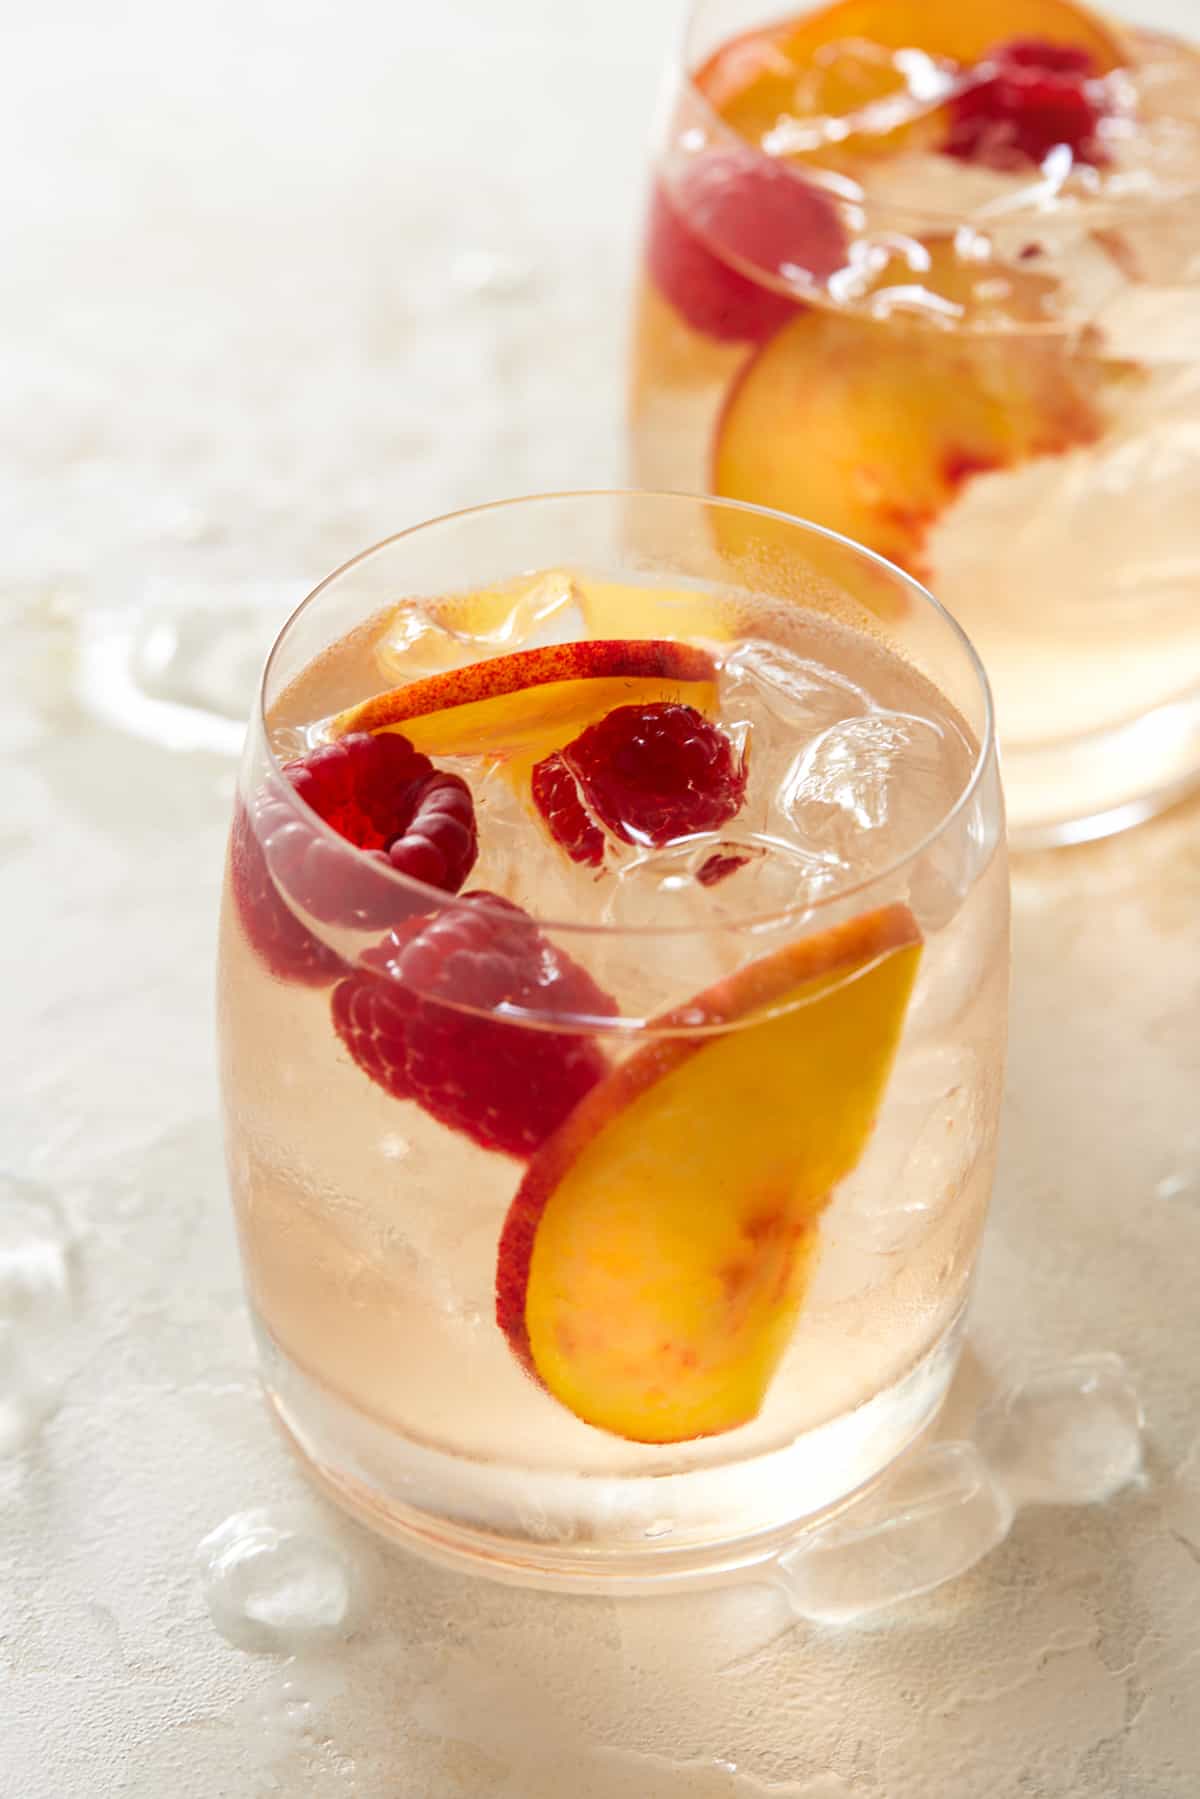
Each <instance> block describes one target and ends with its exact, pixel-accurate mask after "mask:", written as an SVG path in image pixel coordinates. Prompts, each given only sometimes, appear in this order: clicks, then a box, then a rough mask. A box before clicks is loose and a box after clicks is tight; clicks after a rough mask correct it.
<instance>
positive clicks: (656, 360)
mask: <svg viewBox="0 0 1200 1799" xmlns="http://www.w3.org/2000/svg"><path fill="white" fill-rule="evenodd" d="M1120 10H1121V9H1120V7H1119V6H1117V7H1115V8H1107V7H1106V8H1105V10H1104V11H1103V12H1100V11H1095V12H1093V11H1091V10H1089V9H1088V8H1087V7H1086V6H1084V5H1082V4H1077V3H1076V0H969V3H968V0H831V3H829V4H825V5H810V6H808V7H803V6H797V7H796V8H795V11H794V13H793V14H792V16H790V17H788V18H785V19H784V20H783V22H780V20H779V14H778V10H777V8H776V7H774V6H771V5H768V4H766V0H694V4H693V7H692V10H691V14H690V18H689V22H688V26H687V30H686V34H685V39H684V45H683V52H682V56H681V59H680V62H679V64H678V66H677V67H676V68H675V69H673V71H672V73H671V78H670V89H669V94H668V96H667V105H666V107H665V109H664V115H663V127H662V131H661V134H660V137H659V141H658V143H657V146H656V160H655V170H654V184H653V192H652V199H651V205H650V215H649V221H648V229H647V235H646V247H645V258H644V271H643V279H642V282H641V287H640V293H639V298H638V302H637V310H636V320H635V330H634V348H633V381H632V432H633V444H634V459H635V469H636V477H637V479H638V480H639V481H641V482H644V483H645V484H646V485H649V486H656V487H657V486H666V487H672V488H680V489H688V490H694V491H707V492H712V493H715V494H719V495H725V496H728V497H732V498H735V499H742V500H750V501H755V502H758V503H760V504H763V505H767V506H773V507H778V508H780V509H781V510H783V511H786V512H791V513H795V514H797V515H799V516H801V517H804V518H809V519H813V520H815V521H816V522H817V523H819V524H824V525H827V526H829V527H831V528H833V529H835V530H838V531H841V532H844V533H845V534H846V535H847V536H850V537H852V538H854V539H855V540H857V541H859V542H861V543H863V544H865V545H867V546H868V547H869V548H872V549H874V550H877V551H878V552H879V553H880V554H882V555H884V556H886V557H888V558H889V559H890V560H892V561H893V562H896V563H898V564H899V565H900V566H901V567H903V568H904V569H906V570H907V571H908V572H909V573H910V574H912V575H914V576H915V577H916V578H917V579H919V580H921V581H923V582H926V583H929V584H931V585H932V586H933V588H934V591H935V592H936V593H937V594H938V596H939V598H940V599H941V600H942V601H943V603H944V604H945V605H946V606H947V607H948V608H949V610H950V611H951V612H952V613H953V614H954V615H955V617H956V618H958V619H959V620H960V621H961V622H962V624H963V625H964V627H965V628H966V630H967V631H968V632H969V633H970V635H971V637H972V639H973V641H974V642H975V644H976V645H977V647H978V649H979V651H980V654H981V656H982V657H983V660H984V663H985V666H986V667H987V670H988V673H989V676H990V678H991V681H992V683H993V686H994V689H995V692H996V703H997V712H998V718H999V730H1000V741H1001V750H1002V754H1003V758H1004V777H1005V789H1006V793H1007V798H1008V809H1009V820H1010V826H1011V828H1012V831H1013V836H1014V841H1015V842H1016V843H1018V844H1022V845H1029V846H1033V845H1037V844H1052V843H1060V842H1069V841H1074V840H1079V839H1083V838H1087V837H1094V836H1100V835H1103V834H1105V833H1107V832H1110V831H1114V830H1117V829H1119V828H1121V827H1122V826H1124V825H1126V824H1129V823H1133V822H1136V821H1137V820H1138V819H1139V818H1142V817H1145V816H1147V815H1149V814H1150V813H1152V812H1154V811H1156V810H1159V809H1161V808H1162V807H1163V806H1165V805H1166V804H1168V803H1170V802H1171V801H1173V800H1175V799H1177V798H1178V797H1180V796H1181V795H1183V794H1184V793H1186V792H1187V791H1189V790H1190V789H1191V788H1193V787H1194V786H1195V785H1196V783H1197V778H1198V776H1200V609H1198V608H1197V607H1196V604H1195V593H1196V588H1197V581H1198V578H1200V49H1197V48H1196V47H1194V46H1191V45H1189V44H1187V43H1185V42H1183V41H1181V40H1180V39H1179V38H1177V37H1172V36H1170V35H1166V34H1164V33H1162V32H1159V31H1154V30H1150V29H1148V28H1146V27H1144V26H1140V27H1135V26H1134V25H1132V24H1131V23H1122V22H1121V20H1119V19H1118V18H1117V17H1115V16H1114V15H1115V13H1116V12H1118V11H1120ZM1126 10H1127V11H1128V10H1129V9H1126Z"/></svg>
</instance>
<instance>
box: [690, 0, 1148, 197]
mask: <svg viewBox="0 0 1200 1799" xmlns="http://www.w3.org/2000/svg"><path fill="white" fill-rule="evenodd" d="M1015 38H1034V39H1038V40H1039V41H1041V42H1043V43H1048V44H1054V45H1062V46H1066V47H1069V48H1071V49H1076V50H1086V51H1087V52H1088V54H1089V55H1090V56H1091V58H1092V60H1093V63H1094V65H1095V69H1096V73H1097V74H1098V75H1106V74H1109V73H1111V71H1112V70H1113V69H1116V68H1120V67H1121V66H1122V65H1123V64H1124V63H1126V62H1127V61H1128V60H1129V58H1128V51H1127V48H1126V46H1125V45H1124V43H1123V41H1122V38H1121V35H1120V33H1119V32H1118V31H1117V30H1116V29H1114V27H1112V26H1111V25H1109V24H1108V23H1107V22H1106V21H1104V20H1103V19H1101V18H1099V17H1098V16H1096V15H1095V14H1093V13H1091V12H1089V11H1088V10H1087V9H1086V8H1085V7H1083V6H1079V5H1076V4H1074V3H1073V0H837V3H836V4H834V5H832V6H826V7H823V8H821V9H820V10H819V11H817V12H812V13H808V14H805V15H804V16H803V17H801V18H799V19H794V20H791V21H789V22H787V23H785V24H783V25H777V26H773V27H771V28H769V29H767V30H765V31H758V32H751V33H748V34H747V35H746V36H744V37H741V38H737V39H735V40H734V41H733V42H732V43H727V44H725V45H723V46H722V47H721V48H720V49H719V50H718V51H717V52H716V53H715V55H713V56H712V57H710V58H709V60H708V62H707V63H705V64H704V65H703V67H702V68H701V69H700V70H699V72H698V74H697V76H696V82H697V85H698V86H699V87H700V88H701V90H702V91H703V92H704V93H705V94H706V95H707V97H708V99H709V100H711V102H712V104H713V105H714V106H715V107H716V108H717V110H718V111H719V112H720V113H721V115H722V117H723V118H724V119H725V120H726V122H727V123H728V124H729V125H731V126H732V127H733V129H734V130H735V131H737V132H738V133H739V134H740V135H741V136H742V137H744V138H746V139H747V140H748V141H749V142H750V143H756V144H757V143H761V142H762V141H763V139H764V138H765V137H766V136H767V135H768V134H769V133H771V132H773V131H775V129H776V128H777V126H778V125H779V124H780V122H781V121H783V120H786V119H789V118H796V119H804V118H815V117H819V116H824V117H829V118H846V117H849V116H852V115H854V114H863V113H864V112H865V109H867V108H868V107H870V106H871V105H873V104H874V103H876V102H879V101H883V100H888V99H890V98H891V97H892V96H894V95H896V94H897V93H903V92H904V90H905V82H904V78H903V76H902V74H901V73H900V71H899V70H897V68H896V67H895V64H894V62H893V59H892V57H891V56H890V55H888V54H881V55H880V56H879V58H878V60H877V61H876V62H874V63H871V62H869V61H867V60H866V59H864V58H862V57H856V58H855V59H854V62H853V64H852V65H847V64H845V63H843V62H842V61H841V60H840V59H839V58H838V56H837V54H836V50H835V46H837V45H839V44H847V45H849V44H858V45H870V46H873V47H875V48H876V49H877V50H878V51H880V52H882V53H887V52H893V51H897V50H905V49H912V50H922V51H924V52H925V53H926V54H927V55H930V56H936V57H945V58H947V59H948V60H949V61H951V62H957V63H963V64H971V63H976V62H978V61H980V59H981V58H982V57H984V56H985V55H986V54H987V52H988V51H989V50H992V49H994V48H995V47H996V45H997V44H1000V43H1004V42H1011V41H1012V40H1013V39H1015ZM939 114H940V106H939V104H938V103H937V102H936V101H934V102H933V103H931V104H930V105H928V106H925V107H921V108H916V109H915V110H914V111H913V113H912V114H911V116H910V118H909V120H908V122H907V123H904V124H901V125H899V126H897V127H895V128H891V129H888V128H884V129H882V130H880V131H879V132H878V133H876V132H875V131H872V132H871V134H870V135H869V136H868V135H867V134H865V133H855V134H854V135H853V136H852V138H851V139H848V140H846V139H843V140H842V141H841V143H840V146H825V147H823V149H822V151H821V160H823V161H830V162H837V161H840V160H842V159H843V158H842V156H841V155H839V154H838V150H839V149H840V151H842V152H844V151H845V150H846V148H847V147H849V148H850V149H852V150H857V151H860V152H861V151H863V150H865V149H874V150H875V151H876V152H878V151H880V150H886V151H892V150H895V149H896V148H898V147H899V146H900V144H901V142H903V143H904V144H905V145H906V146H907V147H910V148H911V147H913V146H914V144H915V143H925V144H926V145H927V147H933V146H934V145H935V144H936V142H937V140H938V138H939V137H940V135H941V133H942V125H941V123H940V120H939V117H938V115H939ZM827 150H829V151H831V154H826V151H827Z"/></svg>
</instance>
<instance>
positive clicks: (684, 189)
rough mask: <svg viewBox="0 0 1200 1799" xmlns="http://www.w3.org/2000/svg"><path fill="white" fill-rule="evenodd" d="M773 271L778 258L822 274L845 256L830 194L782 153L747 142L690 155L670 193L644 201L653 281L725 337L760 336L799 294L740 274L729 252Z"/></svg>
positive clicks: (699, 327)
mask: <svg viewBox="0 0 1200 1799" xmlns="http://www.w3.org/2000/svg"><path fill="white" fill-rule="evenodd" d="M727 257H729V258H733V259H734V262H737V263H742V264H745V265H747V266H748V267H749V268H750V269H751V270H761V271H762V272H763V273H764V274H766V275H768V276H778V275H779V274H780V273H781V271H783V270H784V269H785V268H786V269H787V270H788V271H789V274H790V278H792V279H794V278H795V273H792V272H793V271H794V272H799V273H801V274H807V275H808V276H809V277H810V278H811V279H812V280H813V281H815V282H817V283H823V282H825V281H827V280H828V279H829V276H830V275H832V274H833V273H834V271H835V270H837V269H839V268H841V267H842V265H843V263H844V262H845V260H846V235H845V231H844V230H843V227H842V222H841V219H840V218H839V216H838V212H837V209H836V207H835V206H834V204H833V201H832V200H831V199H830V198H829V196H828V194H826V193H825V192H824V191H823V190H822V189H821V188H818V187H814V186H813V185H812V184H811V183H810V182H807V181H805V180H803V179H802V177H800V176H799V175H796V174H795V173H794V172H793V171H792V170H790V169H789V168H787V167H786V166H785V165H784V164H783V163H778V162H772V161H771V159H770V158H769V157H766V156H759V155H756V154H754V153H751V152H750V151H746V152H745V153H744V154H740V155H739V154H737V153H733V152H729V151H720V152H714V153H712V154H709V155H707V156H703V157H700V158H698V159H697V160H696V161H694V162H692V163H691V164H690V165H689V167H688V168H687V170H686V171H685V172H684V174H683V175H682V177H681V178H680V180H679V183H678V185H677V187H676V190H675V193H674V195H669V194H668V193H667V191H666V189H665V187H663V186H662V185H661V184H660V185H659V186H658V187H656V188H655V191H654V194H653V197H652V199H651V203H650V221H649V228H648V234H647V241H646V260H647V264H648V266H649V270H650V274H651V277H652V279H653V280H654V282H655V283H656V285H657V286H658V288H659V289H660V291H661V292H662V293H663V294H664V295H665V297H666V298H667V299H668V300H669V301H670V302H671V304H672V306H674V308H675V310H676V311H677V312H679V313H681V314H682V315H683V317H684V318H685V319H686V320H687V322H688V324H689V325H691V326H692V328H693V329H694V330H696V331H702V332H703V333H704V334H705V336H707V337H715V338H718V339H719V340H720V341H721V342H723V343H729V342H734V343H737V342H746V343H761V342H762V340H763V339H764V338H766V337H769V336H770V335H771V333H772V332H773V331H774V330H775V328H776V326H778V325H781V324H782V323H783V321H784V320H785V319H787V318H790V317H791V315H792V314H793V313H794V312H795V311H796V310H797V306H798V302H797V301H796V300H794V299H791V298H790V297H789V296H788V295H787V294H781V293H777V292H776V291H775V290H774V289H773V288H769V287H764V286H762V285H761V283H760V282H758V281H755V280H754V279H752V277H751V276H750V275H746V274H742V273H741V271H740V269H739V268H737V267H735V266H734V262H731V261H729V260H726V258H727Z"/></svg>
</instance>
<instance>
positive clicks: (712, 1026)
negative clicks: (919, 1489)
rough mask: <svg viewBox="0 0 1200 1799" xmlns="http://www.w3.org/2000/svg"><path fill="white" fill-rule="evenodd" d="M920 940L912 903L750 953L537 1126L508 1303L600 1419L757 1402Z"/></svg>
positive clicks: (553, 1385)
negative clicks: (548, 1132) (556, 1120)
mask: <svg viewBox="0 0 1200 1799" xmlns="http://www.w3.org/2000/svg"><path fill="white" fill-rule="evenodd" d="M920 946H921V940H920V933H919V931H918V929H917V925H916V922H915V920H914V919H913V917H912V914H911V913H910V912H909V911H908V910H907V908H906V907H903V906H898V905H897V906H888V907H885V908H883V909H881V910H879V911H875V912H871V913H869V914H866V915H864V916H863V917H861V918H858V919H855V920H853V921H851V922H850V923H848V924H845V925H840V926H836V927H833V928H831V929H830V930H828V931H826V932H823V933H821V934H820V935H817V936H813V937H808V938H804V939H802V940H801V941H800V942H798V943H794V944H791V945H789V946H788V947H787V948H785V949H782V950H779V951H777V952H775V953H774V954H772V955H769V956H765V957H763V958H762V959H760V960H759V961H757V962H754V963H751V964H750V965H749V966H748V967H745V968H742V969H740V970H739V971H738V972H737V973H735V974H733V975H731V976H730V977H729V978H728V979H726V980H724V981H722V982H720V983H718V984H717V985H716V986H714V987H711V988H709V989H708V990H707V991H706V992H704V993H701V994H699V995H698V996H697V997H696V998H695V999H694V1000H692V1001H691V1002H690V1003H689V1004H688V1005H686V1006H684V1007H682V1008H680V1009H679V1010H678V1011H676V1012H672V1013H669V1014H667V1015H666V1016H665V1017H663V1018H661V1019H659V1020H658V1021H657V1022H656V1024H655V1025H653V1026H651V1027H649V1029H650V1030H651V1031H652V1032H653V1033H654V1034H653V1036H652V1037H651V1039H650V1041H648V1042H647V1043H646V1045H645V1047H644V1048H642V1049H639V1050H637V1051H635V1052H634V1054H633V1055H631V1056H630V1057H629V1059H628V1060H627V1061H625V1062H624V1063H622V1064H621V1065H620V1066H618V1067H617V1068H615V1069H613V1070H612V1072H611V1073H609V1074H608V1075H607V1076H606V1077H605V1079H604V1080H603V1081H601V1082H599V1083H598V1084H597V1085H596V1086H595V1087H593V1088H592V1089H591V1091H590V1092H589V1093H588V1094H587V1095H586V1096H585V1098H584V1099H583V1100H582V1101H581V1102H580V1104H579V1105H578V1106H577V1107H576V1108H575V1110H574V1111H573V1112H572V1113H571V1114H570V1116H569V1117H568V1118H567V1119H566V1121H565V1122H564V1123H563V1124H562V1126H561V1127H560V1129H559V1130H558V1131H556V1132H555V1134H554V1135H553V1136H552V1137H550V1138H549V1139H548V1140H547V1141H546V1142H545V1143H544V1144H543V1145H542V1147H541V1149H540V1150H539V1151H538V1153H537V1155H536V1156H535V1157H534V1158H533V1160H532V1161H531V1163H530V1165H529V1168H528V1170H527V1172H526V1175H525V1179H524V1180H523V1181H522V1183H521V1186H520V1188H519V1189H518V1191H517V1194H516V1197H515V1198H514V1200H513V1202H512V1205H511V1207H510V1209H509V1213H508V1217H507V1220H506V1222H505V1226H504V1231H503V1234H502V1237H501V1241H500V1248H499V1256H498V1262H497V1276H496V1310H497V1320H498V1322H499V1324H500V1327H501V1329H502V1330H503V1331H504V1333H505V1335H506V1336H507V1337H508V1340H509V1342H510V1344H511V1346H512V1348H513V1350H514V1352H515V1353H516V1355H517V1356H518V1357H519V1359H520V1360H521V1361H522V1362H523V1363H524V1364H525V1366H526V1367H527V1368H529V1370H530V1371H531V1372H532V1373H533V1374H534V1375H536V1377H537V1378H538V1379H539V1380H540V1381H541V1382H542V1384H543V1385H544V1386H545V1387H547V1388H548V1390H549V1391H550V1392H551V1393H552V1394H553V1395H554V1396H555V1397H556V1398H557V1399H559V1400H560V1401H561V1402H562V1404H563V1405H565V1406H567V1407H568V1408H569V1409H570V1410H571V1411H572V1412H574V1413H575V1414H576V1415H577V1416H578V1417H579V1418H582V1419H583V1420H584V1421H585V1422H586V1423H589V1424H593V1425H596V1426H598V1427H599V1428H601V1429H603V1430H608V1431H612V1432H613V1433H614V1434H616V1435H617V1436H620V1437H625V1438H628V1439H630V1440H632V1441H636V1442H646V1443H674V1442H682V1441H685V1440H687V1439H689V1438H692V1437H700V1436H708V1435H712V1434H714V1433H717V1432H721V1431H728V1430H734V1429H736V1428H737V1427H738V1426H739V1425H741V1424H745V1423H746V1422H748V1421H749V1420H750V1419H751V1418H753V1417H754V1416H755V1415H756V1414H757V1412H758V1410H759V1408H760V1406H761V1405H762V1402H763V1399H764V1397H765V1395H766V1392H767V1388H768V1386H769V1384H770V1381H771V1377H772V1375H773V1374H774V1372H775V1369H776V1367H777V1365H778V1363H779V1360H780V1358H781V1356H782V1355H783V1353H784V1350H785V1349H786V1347H787V1345H788V1342H789V1340H790V1338H791V1335H792V1330H793V1327H794V1324H795V1321H796V1315H797V1313H798V1311H799V1309H800V1306H801V1303H802V1301H803V1298H804V1293H805V1288H806V1285H807V1280H808V1274H809V1271H810V1268H811V1265H812V1260H813V1256H814V1252H815V1247H816V1240H817V1221H818V1219H819V1218H820V1215H821V1213H822V1211H823V1210H824V1209H825V1207H826V1206H827V1205H828V1203H829V1201H830V1198H831V1196H832V1194H833V1191H834V1189H835V1188H836V1186H837V1184H838V1182H839V1181H841V1180H842V1179H844V1177H845V1176H846V1175H847V1174H849V1173H850V1171H851V1170H852V1169H853V1168H854V1166H855V1165H856V1163H857V1162H858V1160H859V1158H860V1157H861V1155H862V1153H863V1149H864V1148H865V1146H866V1143H867V1139H868V1137H869V1136H870V1133H871V1129H872V1126H873V1124H874V1121H875V1115H876V1112H877V1110H878V1107H879V1104H880V1100H881V1097H882V1094H883V1090H884V1087H885V1084H886V1081H887V1078H888V1073H889V1070H890V1068H891V1064H892V1060H893V1057H894V1055H895V1051H896V1046H897V1043H898V1041H899V1037H900V1032H901V1028H902V1026H903V1022H904V1016H905V1011H906V1008H907V1005H908V999H909V994H910V992H911V989H912V985H913V981H914V979H915V976H916V969H917V963H918V960H919V957H920V953H921V947H920ZM706 1033H707V1034H706Z"/></svg>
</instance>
